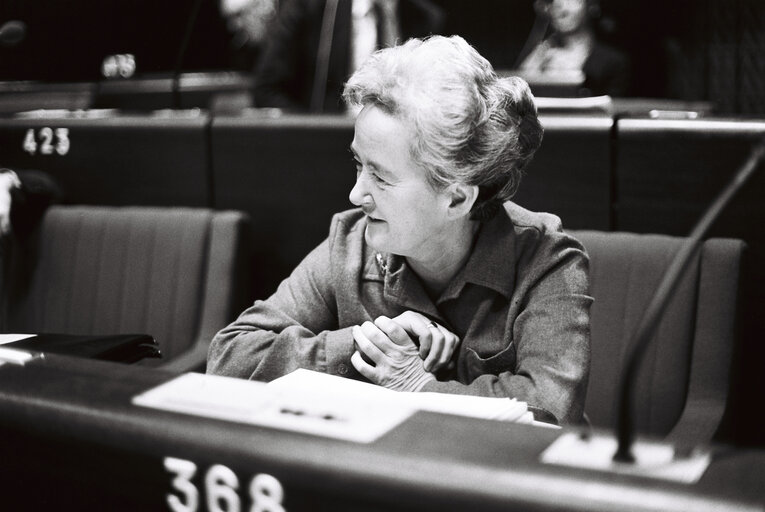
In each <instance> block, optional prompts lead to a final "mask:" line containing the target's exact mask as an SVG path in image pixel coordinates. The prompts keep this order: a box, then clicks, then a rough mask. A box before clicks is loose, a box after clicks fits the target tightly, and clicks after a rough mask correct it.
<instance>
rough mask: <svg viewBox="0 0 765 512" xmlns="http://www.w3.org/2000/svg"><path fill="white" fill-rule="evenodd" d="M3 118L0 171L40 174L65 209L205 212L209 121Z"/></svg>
mask: <svg viewBox="0 0 765 512" xmlns="http://www.w3.org/2000/svg"><path fill="white" fill-rule="evenodd" d="M90 115H91V116H92V117H90V118H79V117H76V115H75V114H68V115H56V114H55V113H50V114H46V115H45V116H43V117H39V118H16V119H10V118H9V119H0V154H1V155H2V162H0V165H3V166H6V167H11V168H17V169H38V170H41V171H45V172H47V173H49V174H50V175H51V176H52V177H53V178H54V179H55V180H56V181H57V182H58V183H59V184H60V186H61V188H62V189H63V192H64V201H65V202H67V203H80V204H101V205H115V206H121V205H150V206H209V203H210V197H209V187H210V184H209V173H208V167H209V166H208V146H207V136H206V124H207V117H206V116H196V117H193V118H183V117H179V118H160V117H152V116H120V115H116V114H109V113H108V112H105V113H102V114H100V115H101V117H97V116H96V114H90Z"/></svg>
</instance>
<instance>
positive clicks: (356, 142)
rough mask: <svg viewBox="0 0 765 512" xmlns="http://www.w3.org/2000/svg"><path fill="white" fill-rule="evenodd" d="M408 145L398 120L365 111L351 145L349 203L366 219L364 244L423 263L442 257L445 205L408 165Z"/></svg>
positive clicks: (372, 110) (441, 196)
mask: <svg viewBox="0 0 765 512" xmlns="http://www.w3.org/2000/svg"><path fill="white" fill-rule="evenodd" d="M412 139H413V137H412V133H411V129H410V128H409V127H408V125H406V124H405V123H404V122H402V121H401V120H399V119H398V118H396V117H394V116H392V115H390V114H388V113H386V112H385V111H384V110H381V109H380V108H379V107H377V106H374V105H367V106H366V107H364V108H363V109H362V110H361V112H360V113H359V115H358V117H357V118H356V130H355V134H354V137H353V142H352V143H351V151H352V152H353V154H354V158H355V160H356V184H355V185H354V187H353V189H352V190H351V193H350V195H349V198H350V200H351V202H352V203H353V204H355V205H356V206H361V207H362V210H363V211H364V213H365V214H366V215H367V221H368V222H367V229H366V233H365V238H366V241H367V243H368V244H369V245H370V246H371V247H372V248H374V249H375V250H378V251H383V252H389V253H393V254H398V255H401V256H405V257H409V258H414V259H417V260H423V261H426V260H428V259H432V258H433V257H434V256H436V255H437V254H438V252H439V251H440V252H443V250H444V247H443V246H442V244H443V242H444V241H445V240H448V224H447V219H446V210H447V206H448V201H449V199H448V198H447V197H446V194H445V193H442V192H438V191H436V190H435V189H434V188H433V187H432V186H431V185H430V183H429V182H428V181H427V178H426V174H425V170H423V169H422V168H420V167H419V166H418V165H417V164H416V163H415V162H414V161H413V160H412V157H411V155H410V150H411V140H412Z"/></svg>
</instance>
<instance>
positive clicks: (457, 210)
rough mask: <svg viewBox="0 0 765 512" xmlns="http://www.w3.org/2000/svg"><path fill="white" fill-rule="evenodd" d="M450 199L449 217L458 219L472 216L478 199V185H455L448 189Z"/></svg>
mask: <svg viewBox="0 0 765 512" xmlns="http://www.w3.org/2000/svg"><path fill="white" fill-rule="evenodd" d="M446 192H447V194H448V198H449V210H448V215H449V217H451V218H453V219H456V218H459V217H464V216H465V215H469V214H470V210H471V209H472V208H473V204H475V200H476V199H477V198H478V186H477V185H465V184H463V183H454V184H452V185H449V187H448V188H447V191H446Z"/></svg>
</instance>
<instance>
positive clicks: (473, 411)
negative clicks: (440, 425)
mask: <svg viewBox="0 0 765 512" xmlns="http://www.w3.org/2000/svg"><path fill="white" fill-rule="evenodd" d="M268 386H269V387H271V388H276V389H283V390H291V391H298V390H301V389H316V390H322V391H324V392H326V393H328V394H330V395H331V396H333V397H349V398H354V399H360V400H364V401H366V402H369V401H375V402H376V403H381V404H382V403H385V404H391V405H398V406H401V405H404V406H406V407H410V408H412V409H417V410H423V411H431V412H440V413H444V414H456V415H460V416H471V417H474V418H484V419H491V420H502V421H512V422H516V423H531V422H532V421H533V419H534V416H533V414H532V413H531V412H529V411H528V408H527V406H526V403H525V402H520V401H518V400H516V399H508V398H490V397H480V396H468V395H452V394H447V393H427V392H426V393H408V392H398V391H391V390H389V389H386V388H383V387H380V386H376V385H374V384H369V383H366V382H360V381H357V380H351V379H345V378H343V377H337V376H334V375H328V374H326V373H320V372H314V371H311V370H304V369H300V370H295V371H294V372H292V373H290V374H288V375H285V376H284V377H280V378H278V379H276V380H274V381H272V382H270V383H269V384H268Z"/></svg>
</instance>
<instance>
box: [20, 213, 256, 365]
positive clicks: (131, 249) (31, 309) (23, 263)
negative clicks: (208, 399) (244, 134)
mask: <svg viewBox="0 0 765 512" xmlns="http://www.w3.org/2000/svg"><path fill="white" fill-rule="evenodd" d="M246 222H247V217H246V216H245V214H243V213H240V212H234V211H213V210H209V209H202V208H155V207H100V206H55V207H52V208H50V209H49V210H48V212H47V213H46V215H45V217H44V218H43V220H42V222H41V224H40V227H39V230H38V231H37V232H36V233H35V234H34V235H33V236H32V237H31V238H30V240H28V241H27V242H26V243H25V245H24V246H22V247H17V248H15V249H16V250H14V253H13V257H14V261H13V262H12V267H13V269H14V271H13V273H12V276H11V287H10V290H9V292H10V293H9V296H8V310H7V319H6V320H7V321H6V329H5V330H6V331H8V332H33V333H34V332H53V333H61V334H81V335H93V334H96V335H108V334H124V333H146V334H150V335H151V336H153V337H154V339H155V340H156V341H157V343H158V344H159V347H160V350H161V351H162V354H163V359H162V365H163V366H166V367H168V368H170V369H174V370H189V369H198V368H203V365H204V361H205V358H206V355H207V345H208V344H209V341H210V340H211V339H212V337H213V335H214V334H215V332H216V331H217V330H218V329H220V328H221V327H223V326H225V325H226V324H227V323H228V322H230V321H231V320H232V319H233V318H234V317H235V316H236V314H237V313H238V312H239V311H240V310H241V308H242V301H243V300H244V299H245V298H246V297H245V295H244V294H245V290H243V289H242V287H241V286H240V283H246V282H247V279H245V278H243V276H242V274H241V272H242V270H243V268H242V263H243V262H244V261H245V260H246V258H243V257H242V251H243V244H242V242H243V236H244V233H245V229H246Z"/></svg>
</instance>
